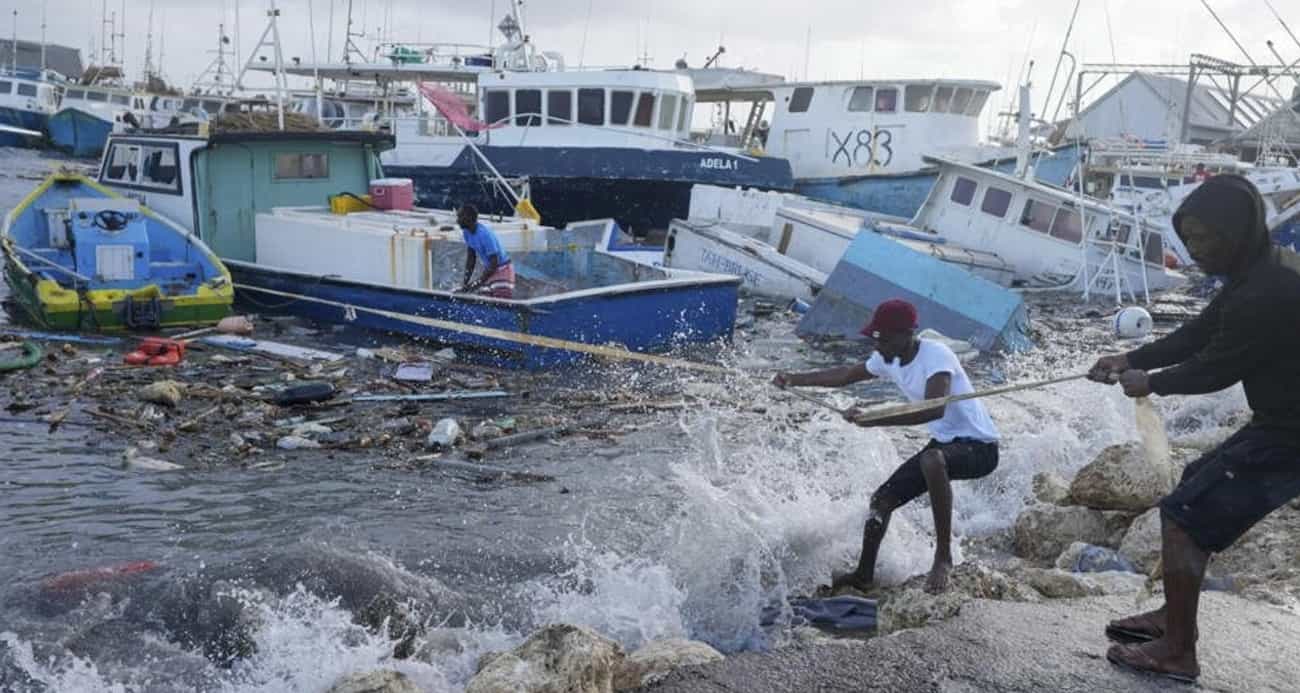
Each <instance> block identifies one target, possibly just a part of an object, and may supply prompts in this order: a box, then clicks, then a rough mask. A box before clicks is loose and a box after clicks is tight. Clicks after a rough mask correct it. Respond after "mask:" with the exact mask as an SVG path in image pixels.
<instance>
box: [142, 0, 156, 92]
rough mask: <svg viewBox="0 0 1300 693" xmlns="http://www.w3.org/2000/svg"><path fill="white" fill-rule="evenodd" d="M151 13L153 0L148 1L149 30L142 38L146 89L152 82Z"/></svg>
mask: <svg viewBox="0 0 1300 693" xmlns="http://www.w3.org/2000/svg"><path fill="white" fill-rule="evenodd" d="M153 11H154V0H149V30H148V32H147V33H146V34H145V38H144V83H145V87H146V88H148V87H149V86H150V83H151V82H152V81H153V76H154V75H153Z"/></svg>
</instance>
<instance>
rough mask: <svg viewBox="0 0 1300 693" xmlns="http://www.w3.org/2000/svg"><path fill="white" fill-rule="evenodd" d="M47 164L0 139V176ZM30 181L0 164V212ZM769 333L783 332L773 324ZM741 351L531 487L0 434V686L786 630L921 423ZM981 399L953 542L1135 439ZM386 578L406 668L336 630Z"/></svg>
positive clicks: (540, 458) (248, 687) (512, 461)
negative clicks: (868, 406)
mask: <svg viewBox="0 0 1300 693" xmlns="http://www.w3.org/2000/svg"><path fill="white" fill-rule="evenodd" d="M52 163H58V162H57V160H50V159H47V158H41V157H37V156H35V155H33V154H31V153H27V152H17V151H15V150H3V149H0V164H6V165H9V167H8V168H7V169H6V170H8V171H10V172H12V171H15V170H39V169H40V168H43V167H45V166H47V165H50V164H52ZM32 185H34V182H32V181H24V180H21V179H17V178H14V177H12V175H11V176H10V177H7V178H0V209H7V208H8V207H9V206H11V205H13V204H15V203H16V201H17V200H18V199H21V197H22V195H23V194H25V192H26V190H28V189H30V187H31V186H32ZM1099 322H1101V323H1104V320H1102V321H1099ZM772 329H773V330H774V331H775V332H776V333H778V335H777V336H778V337H781V336H784V337H787V338H788V337H789V333H790V332H791V331H792V325H780V324H777V325H776V327H774V328H772ZM1099 329H1104V326H1103V327H1101V328H1099ZM1117 348H1118V347H1117ZM753 351H754V350H753V348H752V346H751V344H750V343H749V342H747V341H746V340H745V339H740V340H738V343H737V345H736V353H735V354H731V355H730V358H732V359H734V361H735V362H737V363H743V364H746V368H752V372H748V373H747V372H738V373H737V374H736V375H734V376H733V377H730V378H728V379H726V380H725V381H708V380H694V379H692V380H687V381H684V382H682V383H680V387H681V389H682V390H683V391H686V392H689V393H691V394H692V395H695V398H694V399H695V401H698V402H701V404H698V405H696V406H693V407H692V408H691V409H688V410H686V411H684V412H664V413H660V414H655V415H646V416H645V417H644V418H643V419H642V420H640V421H638V422H637V423H638V424H639V430H637V431H635V432H630V433H628V434H627V435H623V436H620V437H619V438H618V439H617V441H616V442H612V443H602V442H599V441H588V440H584V439H580V438H576V439H567V440H564V441H560V442H558V443H557V444H550V443H542V444H539V445H533V446H529V447H527V448H524V449H522V450H518V451H515V452H512V453H510V454H509V455H508V456H507V457H505V458H503V459H500V460H494V463H500V464H504V465H509V466H517V467H520V468H525V469H528V470H530V471H535V472H541V473H545V474H551V475H554V476H555V477H557V481H556V482H554V483H547V484H533V483H527V484H525V483H510V482H505V483H493V484H483V483H480V482H478V481H476V480H474V479H472V478H469V477H466V476H464V475H457V474H455V473H447V472H439V471H437V470H436V469H435V470H428V471H418V472H415V471H401V470H394V469H387V468H384V467H383V466H379V465H372V464H367V463H359V462H357V461H356V460H348V461H344V460H332V459H329V458H326V457H323V456H313V455H312V454H296V455H294V456H292V457H290V458H289V459H288V462H287V464H286V465H285V466H284V467H283V468H280V469H274V470H267V471H253V470H235V469H231V470H220V471H184V472H175V473H167V474H150V473H138V472H129V471H124V470H122V469H120V468H119V465H118V460H119V459H120V454H121V449H122V447H123V446H124V445H125V444H127V443H128V442H129V441H127V440H124V439H120V438H118V437H116V436H114V435H108V436H100V435H96V434H89V433H87V432H86V431H83V430H77V431H73V430H69V429H63V430H61V431H60V432H58V433H56V434H54V435H50V434H48V433H47V432H46V430H45V427H44V426H43V425H33V424H13V423H4V424H0V450H4V451H5V452H4V455H3V457H4V458H5V460H4V463H3V464H0V556H3V560H0V689H3V690H15V691H29V690H30V691H121V692H126V691H176V690H186V691H191V690H203V691H223V692H224V691H229V692H232V693H233V692H245V691H268V692H269V691H304V692H307V691H323V690H325V689H327V688H328V687H329V686H330V685H331V684H332V683H333V682H334V681H336V680H337V679H338V678H339V677H340V676H343V675H345V674H349V673H353V672H358V671H367V670H371V669H375V668H379V667H386V668H393V669H397V670H399V671H402V672H404V673H406V674H408V675H409V676H410V677H411V678H412V679H413V680H414V681H415V682H416V683H417V684H418V685H420V686H422V687H423V688H424V689H425V690H428V691H438V692H441V691H459V690H462V689H463V688H464V686H465V684H466V683H467V682H468V680H469V679H470V677H471V676H472V674H473V671H474V667H475V663H476V661H477V660H478V658H479V657H481V656H482V655H483V654H484V653H486V652H489V651H494V650H501V649H506V648H509V647H511V646H513V645H515V644H518V643H519V642H520V641H522V640H523V639H524V638H525V637H527V635H528V634H529V633H530V632H532V630H534V629H535V628H537V627H539V626H541V625H544V624H546V623H554V622H565V623H575V624H580V625H586V626H590V627H592V628H594V629H595V630H597V631H599V632H601V633H604V634H605V635H607V636H609V637H612V638H614V639H616V640H618V641H619V642H620V643H622V644H623V646H624V647H626V648H629V649H632V648H635V647H637V646H638V645H639V644H641V643H643V642H645V641H647V640H651V639H655V638H662V637H688V638H693V639H698V640H704V641H706V642H709V643H711V644H713V645H714V646H716V647H718V648H719V649H721V650H723V651H725V652H737V651H743V650H762V649H765V648H770V647H773V646H776V645H779V644H780V640H781V637H782V635H781V630H780V628H776V629H764V628H762V627H760V626H759V614H760V612H761V611H762V609H763V608H764V607H765V606H767V605H770V604H773V603H783V602H784V600H785V598H786V597H787V596H790V595H798V594H807V593H808V592H810V591H811V590H813V589H814V588H815V587H816V585H818V584H820V583H824V582H825V581H826V580H827V579H828V577H829V575H830V573H831V571H832V570H842V569H844V568H846V567H848V566H849V565H851V563H852V561H853V560H855V559H856V555H857V551H858V548H859V542H860V531H861V526H862V522H863V520H864V518H865V514H866V504H867V499H868V498H869V497H870V495H871V493H872V492H873V491H874V490H875V488H876V487H877V486H878V485H879V484H880V483H881V482H882V481H884V479H885V478H887V477H888V475H889V474H890V473H891V472H892V471H893V469H894V468H895V467H896V466H897V465H898V464H899V463H901V462H902V460H903V459H905V458H906V457H907V456H909V455H911V454H912V453H914V452H915V451H916V450H917V449H919V448H920V447H921V446H923V445H924V443H925V440H926V438H925V436H924V431H923V430H921V429H861V428H857V427H854V426H851V425H849V424H847V423H845V422H843V421H842V420H840V419H838V418H837V417H836V416H834V415H833V414H830V413H828V412H824V411H820V410H817V409H815V408H814V407H812V406H811V405H809V404H807V403H804V402H801V401H798V400H793V399H790V398H788V397H787V396H784V395H782V394H781V393H779V392H778V391H776V390H774V389H773V388H772V387H771V386H769V385H768V384H767V378H768V377H769V376H770V373H771V371H772V369H774V368H776V367H778V366H779V365H781V364H780V363H777V362H770V361H766V360H765V357H764V356H763V355H758V354H755V353H753ZM1096 355H1097V354H1081V353H1075V352H1073V351H1067V350H1063V349H1057V348H1053V347H1052V346H1051V345H1050V344H1047V345H1044V346H1043V347H1042V348H1040V349H1038V350H1035V351H1033V352H1029V353H1027V354H1023V355H1018V356H1014V357H1009V358H996V359H992V358H984V359H981V360H977V361H976V362H974V363H973V364H972V373H973V375H974V377H975V380H976V382H977V386H988V385H991V384H995V383H996V384H1000V383H1002V382H1006V381H1008V380H1011V381H1019V380H1031V379H1039V378H1044V377H1051V376H1055V375H1059V374H1060V373H1062V372H1068V371H1072V370H1082V369H1085V368H1087V366H1088V365H1089V364H1090V363H1091V360H1092V358H1094V357H1095V356H1096ZM799 358H802V357H799ZM755 364H759V365H763V366H765V367H764V368H761V369H760V368H757V367H756V366H755ZM791 365H793V366H795V367H798V366H799V365H800V364H799V363H793V364H791ZM804 365H806V364H804ZM22 377H23V376H22V375H21V374H20V375H15V376H9V377H8V378H7V379H6V380H5V381H4V382H5V385H6V386H7V387H9V388H11V389H13V388H21V387H22ZM660 377H674V376H671V375H664V376H660ZM870 392H871V393H872V394H874V395H887V394H889V391H888V390H887V389H881V388H878V387H877V388H874V389H872V390H871V391H870ZM839 397H840V401H841V402H843V401H845V400H844V397H845V396H844V395H840V396H839ZM557 401H558V400H557ZM987 405H988V406H989V409H990V412H991V414H992V416H993V419H994V421H995V423H996V424H997V426H998V427H999V429H1000V431H1001V433H1002V435H1003V444H1002V455H1001V464H1000V467H999V469H998V471H997V472H995V473H994V474H993V475H991V476H989V477H987V478H984V479H980V480H978V481H974V482H968V483H967V482H963V483H958V484H956V485H955V494H956V497H955V506H956V519H955V530H956V532H957V533H958V534H959V535H962V536H964V537H975V536H980V535H985V534H989V533H994V532H998V531H1001V530H1004V529H1006V528H1007V527H1009V526H1010V525H1011V524H1012V523H1013V522H1014V520H1015V518H1016V516H1017V515H1018V514H1019V513H1020V511H1021V510H1022V509H1023V508H1024V507H1025V505H1026V504H1027V502H1029V499H1030V498H1031V496H1032V494H1031V490H1030V488H1031V480H1032V477H1033V475H1034V474H1035V473H1037V472H1039V471H1056V472H1058V473H1060V474H1062V475H1063V476H1065V477H1067V478H1068V477H1069V476H1070V475H1071V474H1072V473H1073V472H1075V471H1076V470H1077V469H1078V468H1079V467H1081V466H1083V465H1084V464H1086V463H1087V462H1088V461H1090V460H1091V459H1092V458H1093V457H1094V456H1095V455H1096V454H1097V453H1098V452H1099V451H1100V450H1101V449H1102V448H1104V447H1105V446H1107V445H1110V444H1114V443H1118V442H1125V441H1129V440H1136V439H1137V438H1138V431H1137V429H1136V427H1135V424H1134V407H1133V404H1132V402H1131V401H1130V400H1128V399H1126V398H1124V397H1123V396H1122V394H1121V393H1120V392H1119V391H1118V389H1117V388H1114V387H1104V386H1100V385H1096V384H1092V383H1087V382H1073V383H1068V384H1064V385H1058V386H1054V387H1051V388H1046V389H1042V390H1035V391H1028V392H1021V393H1017V394H1014V395H1010V396H1004V397H997V398H994V399H991V400H988V402H987ZM1156 405H1157V407H1158V409H1159V411H1160V414H1161V416H1162V418H1163V419H1164V421H1165V425H1166V429H1167V430H1168V432H1169V435H1170V440H1171V443H1172V444H1173V445H1175V446H1178V445H1185V446H1186V445H1191V446H1198V445H1208V444H1210V443H1212V442H1214V441H1215V440H1217V439H1219V438H1222V437H1223V435H1225V433H1226V431H1227V430H1228V429H1229V428H1231V427H1233V426H1235V425H1240V424H1241V423H1244V420H1245V415H1246V407H1245V401H1244V397H1243V396H1242V394H1241V392H1240V390H1239V389H1233V390H1230V391H1227V392H1225V393H1220V394H1218V395H1213V396H1209V397H1199V398H1178V399H1168V400H1157V401H1156ZM931 529H932V525H931V520H930V510H929V507H928V504H927V503H925V502H924V500H920V501H918V502H915V503H913V504H911V505H909V506H908V507H906V508H904V509H902V510H901V511H900V512H899V513H898V515H897V516H896V519H895V521H894V523H893V524H892V526H891V528H890V534H889V537H888V538H887V539H886V541H885V545H884V547H883V550H882V552H881V556H882V559H881V566H880V576H881V578H882V579H883V580H884V581H887V582H894V581H900V580H903V579H905V578H907V577H908V576H910V575H913V574H916V573H920V572H923V571H924V570H926V569H927V568H928V566H929V560H930V556H931V552H932V551H933V534H932V531H931ZM958 546H960V542H958ZM959 551H960V549H959ZM134 560H151V561H155V562H157V563H158V564H159V566H160V567H159V568H158V569H157V570H155V571H150V572H147V573H144V574H141V575H138V576H135V577H132V578H129V579H121V580H111V581H105V582H103V583H97V584H96V585H95V586H94V587H92V588H90V589H86V590H81V591H73V592H70V593H66V594H60V593H54V594H52V593H50V591H49V590H46V589H43V588H42V586H41V581H42V579H43V578H46V577H48V576H50V575H56V574H60V573H64V572H66V571H71V570H79V569H85V568H93V567H96V566H105V565H113V564H117V563H121V562H124V561H134ZM958 560H961V557H960V554H959V556H958ZM381 594H383V595H389V596H391V597H393V598H395V599H397V600H398V601H401V602H403V603H406V604H407V605H409V607H410V608H411V610H412V611H413V612H414V613H415V614H416V615H417V617H419V618H421V619H429V620H431V621H432V622H433V623H434V627H432V628H431V629H430V630H429V631H428V633H427V637H426V639H427V641H428V642H427V644H426V645H425V647H424V648H423V649H422V650H421V651H420V652H419V653H417V656H416V657H414V658H411V659H407V660H401V661H397V660H393V659H392V658H391V656H390V655H391V652H392V649H393V644H394V643H393V642H392V641H391V640H389V639H388V637H387V636H386V635H384V634H378V635H376V634H372V633H370V632H368V631H367V630H366V629H364V628H362V627H361V626H358V625H356V624H355V622H354V616H355V615H356V614H357V613H358V612H359V611H361V610H362V609H363V608H364V607H365V606H366V605H367V604H368V603H370V602H371V600H372V599H374V598H375V597H376V596H377V595H381ZM231 651H237V652H239V653H240V654H242V655H243V656H239V657H233V658H229V657H224V656H223V653H226V654H228V653H229V652H231Z"/></svg>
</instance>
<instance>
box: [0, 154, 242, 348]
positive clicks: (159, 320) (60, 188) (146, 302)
mask: <svg viewBox="0 0 1300 693" xmlns="http://www.w3.org/2000/svg"><path fill="white" fill-rule="evenodd" d="M0 246H2V249H3V253H4V264H5V280H6V283H7V284H8V286H9V290H10V295H11V296H12V297H13V300H14V301H15V303H16V304H17V305H18V307H19V308H21V310H22V312H23V313H24V314H25V315H26V317H27V318H28V319H30V320H31V322H33V323H35V324H36V325H38V326H40V327H41V328H44V329H54V330H68V331H95V332H115V331H122V330H135V329H141V330H156V329H158V328H162V327H179V326H190V325H205V324H211V323H214V322H216V321H218V320H220V319H221V318H222V317H224V316H225V315H226V314H227V313H228V312H229V309H230V305H231V301H232V299H233V286H232V282H231V276H230V273H229V272H228V271H227V270H226V268H225V266H224V265H223V264H222V263H221V261H220V260H218V259H217V257H216V255H215V254H214V253H213V252H212V251H211V250H210V249H209V248H208V247H207V246H206V245H205V244H204V243H203V242H202V241H200V240H199V239H198V238H197V237H195V236H194V234H192V233H190V232H188V231H187V230H186V229H184V228H183V227H180V226H178V225H176V224H175V223H173V222H171V221H169V220H167V219H166V218H164V217H162V216H160V215H158V214H157V213H155V212H154V211H153V210H150V209H149V208H147V207H145V206H142V205H140V203H139V202H137V201H135V200H131V199H128V198H126V197H123V196H122V195H119V194H117V193H115V192H113V191H111V190H108V189H107V188H105V187H104V186H101V185H99V184H98V183H96V182H95V181H93V180H90V179H88V178H86V177H84V176H81V175H79V174H73V173H68V172H59V173H55V174H52V175H51V176H49V177H48V178H46V179H45V181H44V182H42V183H41V184H40V185H39V186H37V187H36V189H35V190H33V191H32V192H31V194H29V195H28V196H27V197H26V198H25V199H24V200H23V201H22V202H20V203H19V204H18V205H17V206H16V207H14V208H13V209H12V210H10V212H9V214H8V215H6V216H5V219H4V226H3V228H2V229H0Z"/></svg>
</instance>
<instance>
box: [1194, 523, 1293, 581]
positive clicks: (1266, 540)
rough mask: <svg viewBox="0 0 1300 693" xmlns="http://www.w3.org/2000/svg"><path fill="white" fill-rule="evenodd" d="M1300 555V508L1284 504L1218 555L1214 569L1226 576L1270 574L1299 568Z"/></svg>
mask: <svg viewBox="0 0 1300 693" xmlns="http://www.w3.org/2000/svg"><path fill="white" fill-rule="evenodd" d="M1296 556H1300V511H1297V510H1296V509H1294V508H1291V507H1289V506H1283V507H1281V508H1279V509H1277V510H1275V511H1273V512H1272V513H1269V515H1268V516H1267V517H1265V518H1264V519H1263V520H1261V521H1260V522H1259V524H1257V525H1255V526H1254V527H1252V528H1251V529H1250V531H1249V532H1246V534H1245V535H1244V536H1242V537H1241V538H1240V539H1238V540H1237V542H1236V543H1235V544H1233V545H1232V546H1230V547H1228V550H1226V551H1224V552H1223V553H1220V554H1216V555H1215V557H1214V571H1215V572H1216V573H1220V574H1224V575H1239V576H1243V575H1266V574H1269V573H1277V572H1280V571H1287V570H1290V569H1293V568H1295V567H1296Z"/></svg>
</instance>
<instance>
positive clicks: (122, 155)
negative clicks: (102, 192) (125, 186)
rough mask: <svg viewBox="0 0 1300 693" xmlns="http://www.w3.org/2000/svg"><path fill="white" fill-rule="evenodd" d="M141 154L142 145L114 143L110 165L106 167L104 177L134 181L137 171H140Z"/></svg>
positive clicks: (120, 180) (126, 181)
mask: <svg viewBox="0 0 1300 693" xmlns="http://www.w3.org/2000/svg"><path fill="white" fill-rule="evenodd" d="M139 156H140V147H138V146H136V145H133V144H118V145H114V146H113V153H112V156H110V157H109V158H108V166H107V167H106V168H105V169H104V178H106V179H108V180H110V181H115V182H119V183H134V182H135V176H136V173H138V172H139V171H138V169H139V164H137V162H138V161H139Z"/></svg>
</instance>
